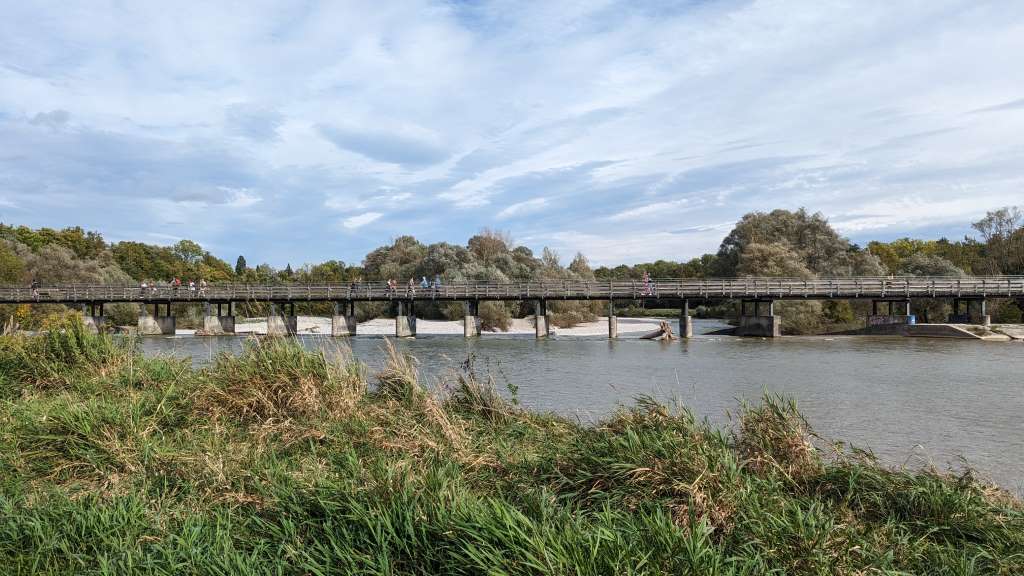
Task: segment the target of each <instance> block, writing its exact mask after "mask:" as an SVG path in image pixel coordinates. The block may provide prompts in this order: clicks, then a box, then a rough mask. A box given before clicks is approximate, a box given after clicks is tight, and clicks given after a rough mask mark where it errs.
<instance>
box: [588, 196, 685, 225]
mask: <svg viewBox="0 0 1024 576" xmlns="http://www.w3.org/2000/svg"><path fill="white" fill-rule="evenodd" d="M689 203H690V201H689V200H688V199H686V198H680V199H679V200H670V201H666V202H654V203H652V204H647V205H644V206H638V207H636V208H631V209H629V210H623V211H622V212H619V213H618V214H614V215H612V216H610V217H609V218H608V219H609V220H611V221H612V222H622V221H624V220H637V219H641V218H646V217H649V216H655V215H657V216H666V215H672V214H678V213H679V212H681V210H680V208H684V207H686V206H687V205H688V204H689Z"/></svg>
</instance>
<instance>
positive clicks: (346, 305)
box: [331, 300, 359, 336]
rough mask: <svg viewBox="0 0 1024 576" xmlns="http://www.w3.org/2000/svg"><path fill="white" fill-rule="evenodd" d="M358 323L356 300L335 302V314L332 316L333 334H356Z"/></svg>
mask: <svg viewBox="0 0 1024 576" xmlns="http://www.w3.org/2000/svg"><path fill="white" fill-rule="evenodd" d="M358 325H359V323H358V322H357V321H356V302H355V300H349V301H347V302H335V303H334V315H332V316H331V336H355V335H356V327H357V326H358Z"/></svg>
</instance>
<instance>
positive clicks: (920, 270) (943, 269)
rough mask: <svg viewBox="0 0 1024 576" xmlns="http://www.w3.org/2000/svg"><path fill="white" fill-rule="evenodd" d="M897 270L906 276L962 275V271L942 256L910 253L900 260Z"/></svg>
mask: <svg viewBox="0 0 1024 576" xmlns="http://www.w3.org/2000/svg"><path fill="white" fill-rule="evenodd" d="M897 271H898V272H899V273H900V274H903V275H906V276H964V271H963V270H961V269H959V268H957V267H956V265H955V264H953V263H952V262H950V261H949V260H946V259H945V258H943V257H942V256H936V255H934V254H922V253H917V254H911V255H910V256H908V257H906V258H904V259H903V261H902V262H900V264H899V267H898V268H897Z"/></svg>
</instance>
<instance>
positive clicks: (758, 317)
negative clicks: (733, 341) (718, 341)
mask: <svg viewBox="0 0 1024 576" xmlns="http://www.w3.org/2000/svg"><path fill="white" fill-rule="evenodd" d="M763 305H767V306H763ZM748 307H749V308H752V310H750V311H752V312H753V315H749V314H748ZM765 307H766V308H767V310H764V309H763V308H765ZM762 312H767V314H762ZM736 335H737V336H760V337H762V338H778V337H779V336H782V318H780V317H778V316H776V315H775V303H774V302H772V301H771V300H766V301H762V300H741V301H740V325H739V326H737V327H736Z"/></svg>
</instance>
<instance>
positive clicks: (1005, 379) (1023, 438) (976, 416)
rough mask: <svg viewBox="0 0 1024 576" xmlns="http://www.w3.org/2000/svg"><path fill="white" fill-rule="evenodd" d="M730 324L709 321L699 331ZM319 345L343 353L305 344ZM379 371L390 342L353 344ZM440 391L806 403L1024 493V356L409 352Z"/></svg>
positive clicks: (823, 351) (846, 430) (925, 458)
mask: <svg viewBox="0 0 1024 576" xmlns="http://www.w3.org/2000/svg"><path fill="white" fill-rule="evenodd" d="M720 327H721V325H719V324H716V323H714V322H712V321H697V323H696V328H697V332H698V333H701V332H705V333H706V332H709V331H712V330H714V329H716V328H720ZM300 339H301V341H302V342H303V343H304V344H305V345H307V346H327V347H328V348H330V347H333V346H336V343H337V340H331V339H329V338H323V337H300ZM244 340H245V339H244V338H243V337H240V336H239V337H235V336H229V337H215V338H211V337H205V338H203V337H187V336H178V337H155V338H146V339H145V340H144V343H143V346H144V349H145V351H146V352H147V353H151V354H152V353H169V354H174V355H181V356H191V357H192V358H193V362H195V363H197V364H202V363H204V362H207V361H209V359H210V358H211V357H212V356H213V355H215V354H217V353H218V352H220V351H232V350H238V349H240V348H241V346H242V344H243V342H244ZM347 342H348V343H349V344H350V345H351V347H352V350H353V352H354V353H355V354H356V356H357V357H359V358H360V359H361V360H363V361H365V362H367V363H368V364H370V365H372V366H376V365H378V364H379V362H380V359H381V356H382V354H381V350H380V347H381V345H382V344H383V341H382V340H381V338H375V337H363V336H360V337H356V338H354V339H351V340H348V341H347ZM399 345H400V346H401V347H403V348H406V349H408V350H409V351H411V352H412V353H413V354H414V355H415V356H416V357H417V358H418V359H419V361H420V363H421V368H422V371H423V372H424V374H425V375H427V379H428V380H431V381H433V380H434V379H436V378H437V377H438V376H439V375H441V374H443V373H445V372H446V371H448V370H449V369H451V368H454V367H457V366H458V365H459V364H460V363H461V362H462V361H464V360H465V359H466V358H467V356H469V355H470V354H472V355H473V356H474V358H475V364H476V367H477V369H478V370H485V369H489V370H490V371H491V372H492V373H494V374H496V375H497V377H498V381H499V383H505V382H510V383H513V384H515V385H516V386H517V387H518V390H519V392H518V394H519V399H520V401H521V402H522V403H523V404H524V405H525V406H528V407H530V408H534V409H539V410H550V411H554V412H558V413H561V414H567V415H574V416H577V417H579V418H580V419H582V420H585V421H593V420H596V419H598V418H601V417H602V416H604V415H607V414H608V413H609V412H611V411H612V410H614V409H615V408H616V407H617V406H619V405H623V404H630V403H631V402H632V400H633V399H634V398H636V397H637V396H640V395H652V396H655V397H657V398H659V399H663V400H672V399H677V400H679V401H681V402H682V403H684V404H685V405H687V406H689V407H690V408H691V409H693V410H694V412H695V413H696V414H698V415H699V416H702V417H707V418H708V419H709V420H711V421H712V422H715V423H718V424H721V425H728V424H729V420H728V417H727V412H728V411H732V410H734V409H735V408H736V407H737V405H738V402H739V401H740V400H750V401H755V402H756V401H757V400H758V398H759V397H760V395H761V394H762V391H763V390H768V391H770V392H779V393H784V394H787V395H790V396H792V397H793V398H795V399H796V400H797V402H798V404H799V406H800V408H801V410H802V411H803V413H804V415H805V416H806V417H807V419H808V420H809V421H810V423H811V425H812V426H813V427H814V428H815V430H816V431H817V432H818V433H819V434H820V435H821V436H822V437H824V438H825V439H829V440H842V441H845V442H848V443H850V444H853V445H854V446H857V447H861V448H870V449H871V450H873V451H874V452H875V453H876V454H877V455H879V456H880V457H881V458H882V459H883V460H884V461H886V462H888V463H890V464H902V463H904V462H909V463H911V464H914V465H919V464H921V463H922V462H931V463H933V464H934V465H936V466H938V467H940V468H946V467H947V466H949V465H954V466H959V465H960V462H959V459H960V458H961V457H962V458H965V459H966V460H967V462H968V463H969V464H970V465H971V466H973V467H975V468H977V469H978V470H979V471H981V472H982V473H983V474H984V475H986V476H988V477H990V478H992V479H994V480H995V481H997V482H998V483H1000V484H1001V485H1003V486H1004V487H1007V488H1010V489H1014V490H1016V491H1018V492H1024V344H1022V343H1020V342H1011V343H1002V342H982V341H976V340H942V339H913V338H868V337H835V338H830V337H785V338H780V339H776V340H768V339H753V338H750V339H747V338H742V339H741V338H734V337H729V336H706V335H700V336H698V337H696V338H694V339H692V340H689V341H682V342H680V341H676V342H670V343H669V342H666V343H661V342H651V341H644V340H638V339H630V338H623V339H620V340H614V341H609V340H607V339H605V338H552V339H549V340H540V341H538V340H535V339H533V338H532V337H511V336H502V335H491V334H485V335H484V336H483V337H482V338H476V339H471V340H466V339H463V338H461V337H453V336H420V337H419V338H417V339H415V340H406V341H401V342H400V343H399Z"/></svg>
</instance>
